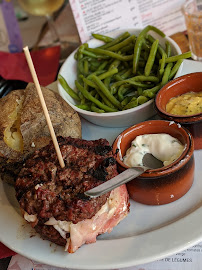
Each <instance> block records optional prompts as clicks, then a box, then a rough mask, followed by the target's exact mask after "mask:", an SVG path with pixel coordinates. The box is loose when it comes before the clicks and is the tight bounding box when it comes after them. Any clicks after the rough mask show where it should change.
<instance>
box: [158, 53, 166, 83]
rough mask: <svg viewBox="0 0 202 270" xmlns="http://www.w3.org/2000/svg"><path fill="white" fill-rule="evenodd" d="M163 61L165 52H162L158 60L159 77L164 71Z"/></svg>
mask: <svg viewBox="0 0 202 270" xmlns="http://www.w3.org/2000/svg"><path fill="white" fill-rule="evenodd" d="M165 61H166V53H163V54H162V58H161V61H159V64H160V69H159V77H160V78H161V77H162V75H163V73H164V67H165Z"/></svg>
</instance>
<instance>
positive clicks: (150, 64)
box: [144, 39, 159, 76]
mask: <svg viewBox="0 0 202 270" xmlns="http://www.w3.org/2000/svg"><path fill="white" fill-rule="evenodd" d="M158 44H159V40H158V39H156V40H155V41H154V43H153V44H152V46H151V50H150V53H149V57H148V60H147V63H146V66H145V72H144V73H145V76H149V75H150V73H151V70H152V67H153V64H154V61H155V57H156V52H157V48H158Z"/></svg>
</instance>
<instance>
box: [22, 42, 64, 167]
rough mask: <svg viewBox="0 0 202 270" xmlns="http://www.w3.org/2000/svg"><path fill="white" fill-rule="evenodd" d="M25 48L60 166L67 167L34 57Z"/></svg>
mask: <svg viewBox="0 0 202 270" xmlns="http://www.w3.org/2000/svg"><path fill="white" fill-rule="evenodd" d="M23 50H24V53H25V57H26V59H27V63H28V66H29V69H30V72H31V75H32V78H33V81H34V83H35V86H36V90H37V92H38V95H39V99H40V102H41V106H42V109H43V111H44V115H45V118H46V121H47V124H48V128H49V131H50V135H51V138H52V140H53V144H54V147H55V150H56V153H57V157H58V160H59V163H60V166H61V167H62V168H64V167H65V164H64V160H63V158H62V154H61V151H60V148H59V145H58V141H57V138H56V135H55V131H54V129H53V125H52V122H51V119H50V115H49V113H48V109H47V107H46V103H45V100H44V97H43V93H42V91H41V86H40V84H39V80H38V78H37V75H36V71H35V68H34V65H33V62H32V58H31V55H30V52H29V49H28V47H27V46H26V47H24V48H23Z"/></svg>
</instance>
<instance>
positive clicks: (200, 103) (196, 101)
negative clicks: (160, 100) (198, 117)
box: [166, 92, 202, 115]
mask: <svg viewBox="0 0 202 270" xmlns="http://www.w3.org/2000/svg"><path fill="white" fill-rule="evenodd" d="M166 112H168V113H170V114H175V115H193V114H197V113H202V92H188V93H186V94H183V95H180V96H177V97H174V98H171V99H170V100H169V101H168V103H167V104H166Z"/></svg>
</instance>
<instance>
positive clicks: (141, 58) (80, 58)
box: [58, 25, 191, 113]
mask: <svg viewBox="0 0 202 270" xmlns="http://www.w3.org/2000/svg"><path fill="white" fill-rule="evenodd" d="M150 30H152V31H154V32H156V33H157V34H159V35H160V36H162V37H165V34H164V33H163V32H162V31H161V30H159V29H158V28H156V27H154V26H151V25H149V26H147V27H145V28H144V29H143V30H142V31H141V32H140V34H139V35H138V36H135V35H131V34H129V33H128V32H125V33H123V34H122V35H120V36H119V37H117V38H115V39H114V38H111V37H108V36H104V35H100V34H92V35H93V37H94V38H96V39H98V40H102V41H104V45H102V46H100V47H97V48H89V47H88V44H87V43H85V44H83V45H81V46H80V47H79V48H78V50H77V52H76V53H75V56H74V57H75V59H76V61H77V80H76V81H75V85H76V88H77V92H76V91H74V90H73V89H71V88H70V86H69V85H68V84H67V82H66V81H65V79H64V78H63V77H62V76H61V75H59V76H58V80H59V82H60V84H61V85H62V87H63V88H64V89H65V90H66V91H67V93H68V94H69V95H70V96H71V97H72V98H74V99H75V100H76V101H77V103H78V105H76V106H77V107H78V108H81V109H84V110H89V111H93V112H97V113H105V112H117V111H121V110H127V109H130V108H133V107H136V106H138V105H141V104H143V103H145V102H147V101H148V100H149V99H152V98H154V97H155V95H156V93H157V92H158V91H159V89H160V88H161V87H162V86H163V85H165V84H166V83H167V82H168V81H169V80H171V79H172V78H173V77H174V76H175V74H176V72H177V70H178V68H179V67H180V65H181V63H182V61H183V59H185V58H190V57H191V52H187V53H184V54H181V55H175V56H171V55H170V54H171V44H170V43H169V42H168V41H166V43H165V45H166V46H165V49H163V48H162V46H161V45H160V44H159V40H158V39H154V38H153V37H152V36H151V35H150V34H148V32H149V31H150Z"/></svg>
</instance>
